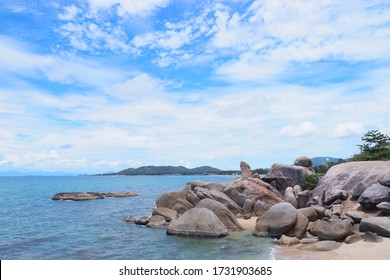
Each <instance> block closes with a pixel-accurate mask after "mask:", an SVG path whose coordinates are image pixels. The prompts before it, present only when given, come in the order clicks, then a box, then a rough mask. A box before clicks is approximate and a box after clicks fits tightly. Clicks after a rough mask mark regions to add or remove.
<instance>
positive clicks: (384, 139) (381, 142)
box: [351, 130, 390, 161]
mask: <svg viewBox="0 0 390 280" xmlns="http://www.w3.org/2000/svg"><path fill="white" fill-rule="evenodd" d="M362 141H363V144H360V145H358V147H359V149H360V153H358V154H355V155H353V156H352V158H351V160H352V161H371V160H390V137H389V136H387V135H386V134H383V133H382V132H380V131H378V130H371V131H368V132H367V133H366V134H364V135H363V137H362Z"/></svg>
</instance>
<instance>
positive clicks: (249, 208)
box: [242, 199, 254, 217]
mask: <svg viewBox="0 0 390 280" xmlns="http://www.w3.org/2000/svg"><path fill="white" fill-rule="evenodd" d="M253 206H254V205H253V200H252V199H246V200H245V202H244V206H243V207H242V214H243V215H247V216H248V215H249V217H250V216H252V212H253Z"/></svg>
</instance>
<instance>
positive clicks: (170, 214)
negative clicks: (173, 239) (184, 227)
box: [153, 207, 177, 222]
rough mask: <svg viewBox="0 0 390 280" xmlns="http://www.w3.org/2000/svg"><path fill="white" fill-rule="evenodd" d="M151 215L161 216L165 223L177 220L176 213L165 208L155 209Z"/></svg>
mask: <svg viewBox="0 0 390 280" xmlns="http://www.w3.org/2000/svg"><path fill="white" fill-rule="evenodd" d="M153 215H159V216H163V217H164V218H165V220H166V221H167V222H170V221H172V220H173V219H176V218H177V212H176V211H175V210H172V209H170V208H166V207H157V208H155V209H154V210H153Z"/></svg>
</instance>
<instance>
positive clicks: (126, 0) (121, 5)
mask: <svg viewBox="0 0 390 280" xmlns="http://www.w3.org/2000/svg"><path fill="white" fill-rule="evenodd" d="M87 2H88V3H89V5H90V7H91V8H92V10H95V11H96V10H101V9H109V8H111V7H115V6H116V7H117V11H118V15H121V16H122V15H124V14H130V15H145V14H146V15H147V14H150V13H151V12H153V11H155V10H156V9H158V8H164V7H166V6H167V5H168V4H169V2H170V0H142V1H139V0H87Z"/></svg>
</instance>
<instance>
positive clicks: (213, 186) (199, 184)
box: [186, 180, 226, 192]
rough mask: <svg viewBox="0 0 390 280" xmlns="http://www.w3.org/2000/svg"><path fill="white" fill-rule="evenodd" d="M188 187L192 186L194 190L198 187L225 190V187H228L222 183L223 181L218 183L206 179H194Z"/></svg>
mask: <svg viewBox="0 0 390 280" xmlns="http://www.w3.org/2000/svg"><path fill="white" fill-rule="evenodd" d="M186 187H187V188H190V189H192V190H194V189H195V188H197V187H200V188H205V189H208V190H210V191H211V190H217V191H220V192H223V191H224V189H225V188H226V185H225V184H222V183H218V182H205V181H199V180H194V181H191V182H188V183H187V185H186Z"/></svg>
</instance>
